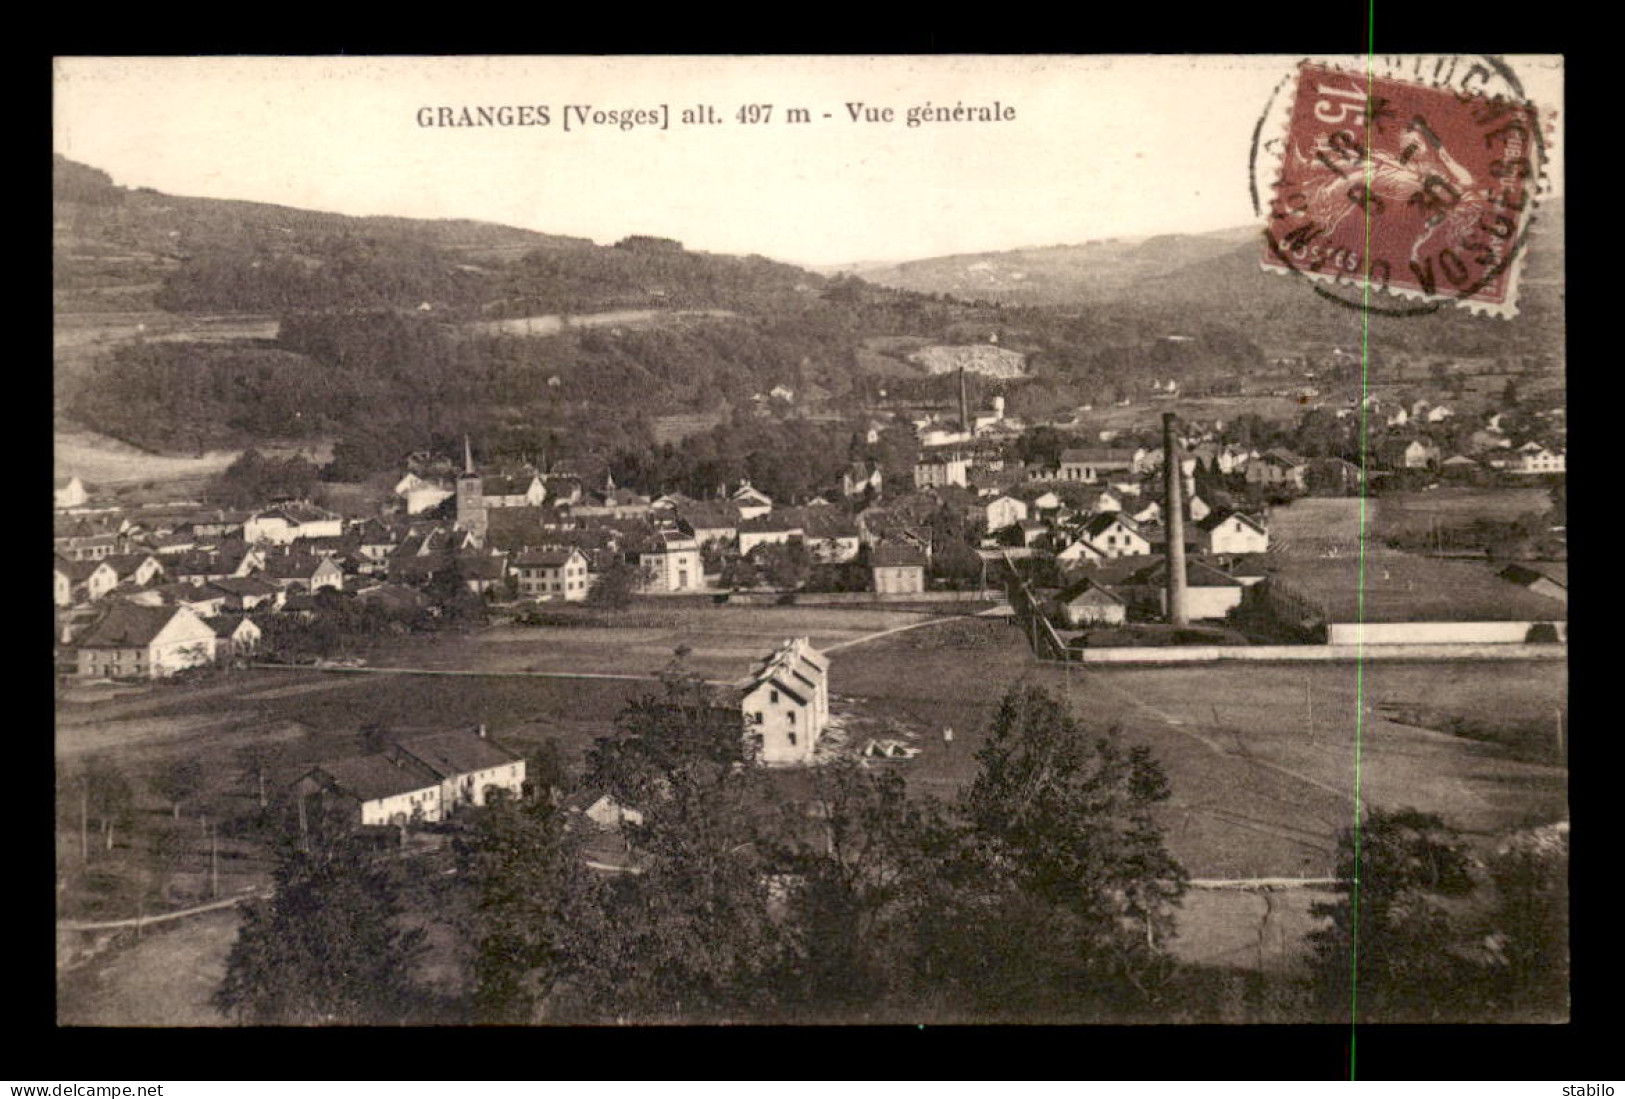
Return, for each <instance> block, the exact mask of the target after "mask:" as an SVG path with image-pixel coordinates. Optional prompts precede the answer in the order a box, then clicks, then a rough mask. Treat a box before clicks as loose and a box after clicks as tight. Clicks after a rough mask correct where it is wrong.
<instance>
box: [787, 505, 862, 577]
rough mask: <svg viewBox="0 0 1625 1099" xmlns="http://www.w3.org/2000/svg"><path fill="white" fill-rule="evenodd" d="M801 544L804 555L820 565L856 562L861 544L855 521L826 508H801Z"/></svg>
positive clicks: (826, 506)
mask: <svg viewBox="0 0 1625 1099" xmlns="http://www.w3.org/2000/svg"><path fill="white" fill-rule="evenodd" d="M801 542H802V544H803V545H804V546H806V547H807V555H808V556H809V557H811V558H812V560H813V561H815V562H817V563H819V564H823V565H831V564H842V563H844V562H847V561H852V560H855V559H856V558H857V556H858V549H859V547H860V544H861V542H860V538H859V536H858V525H857V521H856V520H855V519H853V518H852V516H850V515H848V514H846V513H845V512H843V511H838V510H836V509H835V508H833V507H830V506H828V505H825V506H824V507H813V506H811V505H809V506H808V507H806V508H804V509H802V512H801Z"/></svg>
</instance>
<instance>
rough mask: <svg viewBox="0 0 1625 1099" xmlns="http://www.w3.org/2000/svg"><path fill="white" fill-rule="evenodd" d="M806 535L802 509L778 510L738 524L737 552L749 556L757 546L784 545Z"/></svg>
mask: <svg viewBox="0 0 1625 1099" xmlns="http://www.w3.org/2000/svg"><path fill="white" fill-rule="evenodd" d="M805 533H806V511H805V509H803V508H780V509H779V510H777V511H773V512H769V513H767V514H764V515H758V516H756V517H754V518H751V519H743V520H741V521H740V523H739V552H740V554H741V555H745V554H749V553H750V551H751V550H753V549H755V548H756V547H757V546H765V545H784V544H785V543H787V542H790V541H791V540H792V539H795V540H799V539H801V538H802V536H803V535H804V534H805Z"/></svg>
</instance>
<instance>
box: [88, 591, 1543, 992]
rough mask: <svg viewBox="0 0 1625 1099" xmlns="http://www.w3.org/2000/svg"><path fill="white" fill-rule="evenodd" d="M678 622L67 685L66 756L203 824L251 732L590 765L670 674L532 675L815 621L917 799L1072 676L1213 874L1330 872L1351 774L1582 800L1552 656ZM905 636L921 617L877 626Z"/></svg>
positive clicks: (1177, 831)
mask: <svg viewBox="0 0 1625 1099" xmlns="http://www.w3.org/2000/svg"><path fill="white" fill-rule="evenodd" d="M671 614H672V617H673V619H674V620H675V622H676V624H674V625H669V626H658V627H657V626H643V627H639V628H631V629H625V630H617V629H606V628H598V629H595V628H562V627H560V628H539V629H523V628H512V629H496V630H490V631H486V632H484V633H480V634H475V635H471V636H467V637H460V638H453V639H445V640H425V639H421V638H420V639H409V640H408V641H406V642H401V643H397V644H396V645H395V646H394V647H393V650H392V651H391V650H385V651H381V652H376V653H373V654H371V656H370V661H371V665H372V666H373V667H379V666H382V662H383V660H384V659H386V658H387V659H388V660H389V662H390V664H389V665H388V666H396V667H414V668H440V669H446V670H449V669H452V668H462V669H479V670H482V671H486V672H495V673H501V674H493V675H484V676H481V675H460V676H459V675H425V674H405V673H401V674H337V673H324V672H319V671H313V670H299V671H273V670H259V671H251V672H247V673H239V674H236V675H234V676H232V677H230V678H223V679H218V680H215V681H212V682H205V683H199V684H189V685H176V686H162V687H151V688H144V689H140V690H138V691H135V692H132V693H125V694H123V695H121V696H120V697H117V698H113V699H111V700H109V701H106V702H99V703H98V702H86V701H83V700H78V701H64V702H62V703H61V704H60V706H59V715H58V730H57V751H58V754H59V756H70V757H80V756H82V755H83V754H84V753H85V752H87V751H90V750H94V749H110V750H111V751H112V752H113V754H114V755H115V757H116V758H117V759H118V760H119V761H120V762H121V763H122V764H123V765H124V766H125V767H126V768H127V769H129V770H130V771H132V772H134V773H135V774H136V775H138V776H140V775H144V774H145V773H146V772H147V771H149V770H150V769H151V768H152V767H153V766H154V765H155V764H157V763H159V762H161V761H162V760H164V759H167V758H172V757H174V756H176V755H180V754H187V755H199V756H200V757H201V758H202V759H203V761H204V762H205V764H206V766H207V768H208V771H209V774H210V776H211V778H210V789H209V791H208V792H207V793H206V794H205V795H204V797H203V798H202V799H201V800H200V803H199V805H198V806H197V807H194V808H189V810H188V813H187V818H188V819H190V818H191V816H192V815H193V813H195V812H204V811H207V812H211V813H218V814H221V815H229V814H231V813H234V812H235V813H241V812H243V811H244V810H245V809H246V808H248V807H249V806H251V799H250V797H249V795H248V794H247V792H246V791H245V789H244V784H243V781H242V779H241V778H240V777H238V776H237V775H236V773H235V770H236V769H235V768H234V767H233V766H232V765H231V759H232V753H233V752H234V750H235V749H236V748H238V747H240V746H242V745H244V744H247V743H250V742H253V741H258V740H267V739H270V740H274V741H275V742H277V743H278V744H280V745H281V746H282V749H283V752H284V756H283V764H282V768H281V777H282V778H284V779H291V778H292V777H294V776H295V775H296V774H297V773H298V772H299V770H300V769H301V768H302V767H303V766H305V765H308V764H309V763H310V762H313V761H315V760H318V759H322V758H326V757H330V756H332V755H338V754H346V753H349V752H353V751H356V750H357V749H358V747H359V745H358V740H357V736H356V730H357V729H358V728H359V727H360V726H362V725H364V724H368V723H372V722H379V723H383V724H385V725H390V726H393V727H395V728H399V729H405V728H414V727H430V726H447V725H459V724H461V725H472V724H474V723H476V722H484V723H486V724H487V725H488V726H489V727H490V729H491V734H492V736H493V737H495V738H497V739H498V740H500V741H502V742H505V743H508V744H510V745H511V746H514V747H516V748H523V747H526V746H528V745H531V744H534V743H536V742H538V741H539V740H540V739H542V738H544V737H551V738H555V739H556V740H557V741H558V742H559V743H560V745H561V747H563V748H564V749H565V750H566V755H567V757H568V758H570V759H572V760H579V759H580V756H581V753H582V752H583V751H585V749H586V748H587V747H588V746H589V745H590V744H591V742H592V739H593V738H594V737H596V736H599V735H603V734H604V733H606V732H608V731H610V730H611V729H612V727H613V724H614V720H615V717H616V715H617V714H618V713H619V712H620V710H621V709H622V707H623V706H624V705H625V704H626V702H627V701H628V700H629V699H631V698H633V697H635V696H636V695H638V694H641V693H643V692H645V691H648V690H651V689H657V687H658V684H656V683H654V682H652V681H650V680H638V679H591V678H542V677H541V676H539V675H526V674H524V669H525V668H535V669H536V670H537V671H538V672H549V671H551V672H555V673H564V672H589V673H598V674H616V675H629V676H653V675H654V674H656V673H658V672H659V671H660V670H661V668H663V667H664V666H665V665H666V664H667V662H668V661H669V660H670V659H671V657H672V653H673V650H674V649H675V648H676V647H677V646H679V645H686V646H689V647H690V648H691V649H692V650H693V651H692V653H691V654H690V655H689V657H688V658H687V661H686V663H687V666H688V667H690V668H691V669H692V670H695V671H697V672H699V673H701V674H703V675H706V676H707V677H711V678H717V679H731V678H734V677H737V676H739V675H741V674H743V672H744V671H745V670H746V669H747V667H748V665H749V662H750V661H751V660H753V659H754V658H756V657H758V656H760V655H762V654H764V653H765V652H766V651H768V649H769V648H771V647H772V645H773V644H775V643H776V642H777V641H779V640H780V639H782V638H784V637H787V636H791V635H799V634H806V635H810V636H811V637H812V638H813V640H814V643H815V644H818V645H821V646H824V647H827V648H829V649H831V650H832V651H831V675H832V691H833V695H834V699H833V702H834V709H835V711H836V713H837V714H839V715H841V716H842V717H843V719H844V720H845V722H846V724H847V727H848V730H849V732H850V733H851V734H853V740H854V741H858V742H861V741H860V740H859V738H861V737H862V736H866V735H881V734H882V733H883V734H884V735H887V736H894V737H897V738H899V739H903V740H905V741H907V742H908V743H911V744H912V745H914V746H915V747H918V748H919V749H920V754H919V755H917V756H916V757H915V758H913V759H909V760H876V761H872V765H873V766H876V767H894V768H898V769H899V770H901V771H902V773H903V774H905V775H906V776H907V778H908V780H909V782H910V785H911V787H912V788H913V789H914V790H916V791H917V792H919V793H922V794H934V795H938V796H944V797H947V796H951V795H953V794H954V792H955V791H956V790H958V789H959V788H960V787H961V786H962V785H963V784H964V783H966V782H968V781H969V780H970V779H972V778H973V777H974V775H975V773H976V771H977V764H976V761H975V753H976V751H977V750H978V749H979V748H980V747H981V746H982V744H983V743H984V739H985V729H986V725H987V723H988V721H989V719H990V718H991V716H992V714H993V712H994V709H995V708H996V706H997V704H998V701H999V699H1000V697H1001V696H1002V695H1003V693H1004V692H1005V691H1006V690H1007V689H1009V687H1010V686H1012V685H1014V684H1017V683H1031V684H1036V685H1042V686H1047V687H1050V688H1052V689H1054V690H1056V691H1059V692H1064V693H1065V695H1066V697H1067V698H1068V699H1069V700H1070V703H1071V705H1072V707H1073V708H1074V710H1075V711H1076V712H1077V714H1078V715H1079V716H1080V717H1081V718H1082V719H1084V720H1085V721H1086V722H1087V723H1088V724H1089V725H1090V726H1091V727H1093V728H1098V729H1102V730H1103V729H1105V728H1108V727H1112V726H1115V727H1117V728H1119V729H1120V730H1121V735H1122V736H1123V737H1124V738H1125V739H1126V740H1127V741H1128V742H1130V743H1135V744H1144V745H1146V746H1148V747H1150V748H1151V749H1152V751H1153V752H1154V753H1155V755H1156V757H1157V758H1158V759H1159V760H1160V761H1161V763H1162V765H1163V766H1164V768H1165V769H1166V771H1167V773H1168V775H1169V779H1170V783H1171V787H1172V794H1173V796H1172V799H1171V801H1170V802H1169V803H1168V804H1167V805H1166V806H1165V808H1164V811H1163V813H1162V820H1163V823H1164V825H1165V827H1166V828H1167V831H1168V837H1169V843H1170V846H1171V847H1172V849H1173V851H1174V854H1175V855H1176V856H1177V857H1178V858H1179V859H1180V860H1181V862H1182V863H1183V864H1184V865H1185V867H1186V869H1187V870H1188V871H1189V872H1190V874H1191V875H1192V876H1193V877H1197V878H1253V877H1315V878H1318V877H1326V876H1330V873H1331V870H1332V862H1333V852H1334V847H1335V842H1336V837H1337V834H1338V832H1339V831H1340V830H1341V829H1342V828H1344V827H1346V826H1347V825H1348V824H1350V823H1351V822H1352V821H1353V819H1354V812H1355V804H1354V795H1355V790H1356V788H1358V790H1359V794H1360V797H1361V799H1362V801H1363V802H1364V803H1365V804H1367V805H1376V806H1381V807H1385V808H1396V807H1401V806H1414V807H1416V808H1419V809H1423V810H1428V811H1433V812H1438V813H1440V814H1441V815H1443V816H1444V817H1445V819H1446V820H1447V821H1449V822H1450V823H1452V824H1453V825H1455V826H1457V827H1459V828H1461V829H1463V830H1465V831H1467V832H1468V833H1469V834H1470V835H1475V836H1480V837H1486V838H1487V837H1489V836H1491V835H1493V834H1495V833H1498V832H1502V831H1505V830H1507V829H1510V828H1514V827H1519V826H1523V825H1527V824H1531V823H1539V822H1546V821H1550V820H1555V819H1558V818H1560V817H1563V816H1565V815H1566V812H1567V805H1566V782H1565V777H1566V776H1565V772H1564V770H1563V769H1562V768H1561V767H1559V766H1557V765H1556V760H1555V755H1556V752H1555V747H1556V745H1555V735H1554V732H1553V720H1554V715H1555V714H1556V711H1557V708H1558V707H1559V706H1562V705H1563V704H1564V700H1565V692H1566V670H1565V669H1564V668H1563V667H1562V666H1561V665H1554V664H1544V663H1538V664H1537V663H1529V664H1516V665H1506V664H1494V665H1478V664H1472V663H1465V662H1463V663H1430V664H1422V663H1418V664H1381V665H1376V666H1371V667H1367V668H1365V669H1364V672H1363V676H1362V673H1360V672H1359V671H1358V670H1357V669H1356V667H1355V666H1353V665H1313V666H1308V667H1297V666H1294V667H1291V668H1290V669H1288V668H1283V667H1281V666H1271V665H1240V666H1234V667H1232V666H1226V667H1224V668H1223V669H1218V668H1200V667H1198V668H1188V667H1182V668H1122V669H1115V668H1114V669H1103V670H1089V671H1084V670H1082V669H1078V668H1073V669H1071V670H1064V669H1062V668H1058V667H1054V666H1047V665H1046V666H1041V665H1037V664H1036V663H1034V661H1033V660H1032V658H1031V656H1030V655H1029V653H1028V650H1027V648H1026V646H1025V645H1024V643H1023V641H1022V639H1021V637H1020V635H1019V631H1018V630H1017V629H1016V628H1015V627H1014V626H1012V625H1011V624H1010V622H1009V621H1008V620H1005V619H1000V618H991V617H988V618H982V617H974V618H966V617H957V618H953V619H951V620H948V621H936V620H934V619H933V618H932V617H931V616H928V615H924V614H893V613H887V612H882V611H874V610H867V609H849V608H838V609H831V608H806V607H783V608H780V607H772V608H732V607H690V608H675V609H674V610H673V612H671ZM897 627H907V628H904V629H901V630H898V631H897V632H891V633H885V634H884V635H881V631H887V630H894V629H896V628H897ZM854 642H855V643H854ZM79 693H80V694H81V695H82V694H83V692H79ZM1362 696H1363V700H1364V709H1363V710H1362V709H1361V708H1360V707H1359V704H1358V702H1357V699H1359V698H1360V697H1362ZM1396 717H1397V718H1399V719H1400V720H1391V718H1396ZM944 727H952V728H953V730H954V732H955V735H954V739H953V741H952V742H951V743H948V742H945V741H944V740H943V738H942V730H943V728H944ZM1445 728H1453V729H1455V730H1456V731H1455V732H1449V731H1441V730H1443V729H1445ZM1461 733H1465V734H1466V735H1458V734H1461ZM1357 738H1358V767H1357V760H1356V743H1357ZM138 785H139V783H138ZM140 800H141V803H142V805H143V807H144V810H143V811H144V814H145V817H146V819H148V820H149V821H152V822H154V823H156V822H157V821H159V820H161V819H162V818H165V817H167V815H168V814H167V813H166V812H165V811H164V806H163V805H162V804H161V803H160V802H159V801H157V799H155V798H154V797H153V796H152V795H151V794H149V793H145V792H143V793H142V795H141V799H140ZM232 869H233V877H232V879H231V886H232V887H237V886H238V885H241V884H248V883H252V882H253V881H254V880H255V875H256V874H262V873H263V869H264V867H263V866H262V865H261V864H260V862H259V860H258V859H256V858H254V857H252V852H250V851H248V850H239V851H237V858H235V859H234V861H233V868H232ZM223 884H224V883H223ZM1313 899H1315V894H1312V893H1310V892H1308V891H1303V890H1295V891H1291V892H1288V893H1279V894H1271V895H1259V894H1256V893H1224V894H1216V893H1211V892H1193V894H1192V895H1191V898H1190V900H1189V902H1188V903H1187V905H1186V908H1185V916H1184V924H1183V930H1182V932H1181V936H1180V938H1179V940H1178V941H1177V942H1176V944H1175V949H1176V952H1177V953H1179V954H1180V956H1182V957H1184V958H1186V959H1187V960H1199V961H1213V962H1218V963H1223V964H1235V965H1255V964H1258V965H1265V966H1270V967H1275V966H1281V965H1289V964H1291V961H1292V958H1293V957H1295V956H1296V952H1297V951H1298V950H1299V948H1300V946H1301V936H1302V932H1303V930H1305V929H1306V928H1307V926H1308V925H1309V920H1310V918H1309V917H1308V915H1307V906H1308V904H1309V903H1310V902H1311V901H1312V900H1313ZM106 914H107V915H109V916H111V915H128V914H130V913H127V912H108V913H106ZM194 923H197V921H184V924H185V926H184V927H177V928H176V929H174V930H171V931H167V932H165V933H164V935H163V937H162V939H159V938H157V937H154V938H153V939H152V940H151V942H145V941H144V942H143V943H142V944H140V945H139V946H138V947H137V948H136V950H137V951H141V952H143V953H141V954H140V955H138V960H133V961H130V962H128V963H127V965H128V967H129V968H128V970H126V971H118V972H122V973H123V974H124V976H125V977H127V978H128V980H130V981H136V982H138V983H144V984H145V985H148V986H151V987H152V988H153V989H154V990H155V991H154V994H155V995H158V996H162V995H164V994H165V993H163V991H162V990H164V989H168V988H170V986H171V985H173V983H174V980H175V978H174V977H173V972H172V970H173V967H172V966H171V965H169V964H161V963H160V962H159V961H156V960H148V959H151V958H163V957H165V956H167V954H168V952H171V951H174V950H180V949H182V947H181V946H180V945H179V944H182V943H185V942H188V941H191V940H192V937H194V936H195V941H196V950H197V954H196V961H197V964H199V965H213V964H216V961H217V959H218V957H219V956H220V955H221V953H222V952H223V949H224V947H223V946H222V945H221V943H220V942H217V941H216V939H219V938H220V935H219V933H218V931H217V929H215V928H214V925H213V924H211V923H209V922H207V921H204V922H203V923H201V924H198V926H199V930H198V931H196V932H193V931H191V930H189V928H190V927H191V926H192V925H193V924H194ZM160 942H162V943H163V945H162V946H160V945H159V943H160ZM1261 942H1262V943H1263V945H1262V946H1260V943H1261ZM121 957H122V955H121ZM108 964H110V963H108ZM102 965H103V963H101V962H98V963H93V967H100V966H102ZM119 979H122V978H117V977H115V978H110V980H113V982H114V983H115V984H117V982H118V980H119ZM132 995H133V994H132V993H131V992H130V991H129V989H127V988H126V989H124V990H123V991H118V992H115V991H113V990H112V989H111V988H110V987H105V988H103V989H102V990H101V991H99V992H97V993H96V995H94V996H91V997H89V998H88V999H87V1000H86V1001H85V1003H86V1004H87V1005H88V1006H86V1007H84V1008H83V1009H82V1010H83V1011H85V1012H86V1013H88V1014H89V1015H90V1016H92V1017H98V1018H99V1017H102V1016H101V1015H100V1013H101V1012H103V1011H104V1010H105V1011H111V1010H113V1009H112V1007H109V1006H108V1005H115V1004H124V1005H126V1006H127V1005H128V1004H130V1003H133V1002H135V1001H134V999H132ZM141 1010H142V1011H143V1012H146V1013H147V1014H146V1015H139V1016H138V1017H140V1018H142V1019H145V1018H147V1015H151V1017H152V1020H153V1021H157V1018H158V1015H157V1014H156V1013H159V1012H161V1011H164V1010H169V1009H164V1008H162V1007H160V1006H158V1005H157V1004H156V1003H155V1004H154V1006H151V1007H148V1008H143V1009H141ZM174 1010H176V1011H179V1010H180V1009H179V1008H176V1009H174ZM188 1010H192V1009H188ZM183 1015H184V1013H183ZM180 1017H182V1016H176V1018H180ZM184 1017H187V1018H191V1017H192V1016H191V1015H184ZM86 1021H90V1020H89V1019H87V1020H86Z"/></svg>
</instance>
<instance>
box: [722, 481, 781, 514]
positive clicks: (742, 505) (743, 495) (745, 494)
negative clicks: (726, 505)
mask: <svg viewBox="0 0 1625 1099" xmlns="http://www.w3.org/2000/svg"><path fill="white" fill-rule="evenodd" d="M728 499H729V500H730V501H731V502H732V503H733V505H734V507H736V508H738V509H739V518H741V519H754V518H756V517H757V516H759V515H766V514H767V513H768V512H770V511H772V510H773V498H772V497H771V496H769V495H768V494H767V493H765V492H763V491H761V490H760V489H758V488H753V487H752V486H751V483H750V482H749V481H741V482H739V487H738V488H736V489H734V494H733V495H732V496H730V497H729V498H728Z"/></svg>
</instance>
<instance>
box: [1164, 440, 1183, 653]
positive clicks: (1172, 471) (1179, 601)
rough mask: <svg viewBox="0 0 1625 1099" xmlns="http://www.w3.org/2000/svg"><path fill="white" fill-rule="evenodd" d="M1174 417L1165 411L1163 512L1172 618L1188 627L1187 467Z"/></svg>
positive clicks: (1175, 623) (1169, 617) (1177, 623)
mask: <svg viewBox="0 0 1625 1099" xmlns="http://www.w3.org/2000/svg"><path fill="white" fill-rule="evenodd" d="M1174 420H1175V416H1174V414H1173V413H1172V412H1164V413H1163V414H1162V476H1163V479H1164V483H1165V484H1166V485H1167V486H1168V496H1167V500H1166V501H1165V503H1164V505H1163V514H1164V515H1166V516H1167V519H1166V522H1165V523H1164V526H1165V527H1166V528H1167V532H1168V554H1167V558H1166V561H1165V564H1166V565H1167V571H1168V580H1167V584H1168V589H1167V590H1168V621H1169V622H1171V623H1173V624H1174V625H1176V626H1184V625H1187V624H1188V623H1189V622H1190V615H1189V614H1188V613H1187V612H1186V610H1185V504H1184V501H1183V500H1182V499H1181V498H1180V497H1181V495H1182V492H1181V489H1182V488H1183V485H1182V482H1183V480H1184V470H1183V469H1181V468H1180V467H1181V460H1180V459H1181V455H1180V451H1179V438H1178V435H1177V434H1176V433H1175V431H1174Z"/></svg>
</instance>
